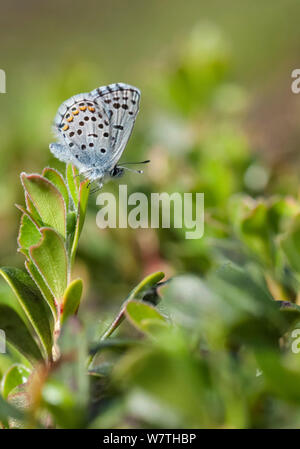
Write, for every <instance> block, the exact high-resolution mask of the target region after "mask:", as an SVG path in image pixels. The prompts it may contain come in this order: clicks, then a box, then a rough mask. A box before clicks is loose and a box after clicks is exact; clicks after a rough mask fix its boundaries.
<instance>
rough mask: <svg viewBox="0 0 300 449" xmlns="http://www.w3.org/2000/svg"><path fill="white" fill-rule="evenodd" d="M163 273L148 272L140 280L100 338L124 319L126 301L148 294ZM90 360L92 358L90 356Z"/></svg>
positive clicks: (112, 330) (139, 298)
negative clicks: (147, 274)
mask: <svg viewBox="0 0 300 449" xmlns="http://www.w3.org/2000/svg"><path fill="white" fill-rule="evenodd" d="M164 276H165V275H164V273H162V272H161V271H157V272H156V273H152V274H149V276H146V277H145V278H144V279H143V280H142V282H140V283H139V284H138V285H137V286H136V287H135V288H134V289H133V290H132V291H131V292H130V293H129V295H128V296H127V298H126V300H125V303H124V304H123V306H122V308H121V310H120V312H119V314H118V316H117V317H116V318H115V319H114V321H113V322H112V323H111V325H110V326H109V327H108V328H107V330H106V331H105V332H104V334H103V335H102V337H101V340H105V339H106V338H108V337H109V336H110V335H111V334H112V333H113V332H114V331H115V330H116V329H117V328H118V327H119V326H120V324H121V323H122V322H123V321H124V318H125V317H124V311H125V307H126V304H127V302H128V301H131V300H132V299H138V300H142V299H143V297H144V296H145V295H148V294H149V291H151V290H152V289H154V288H156V286H157V284H158V282H160V281H161V280H162V279H163V278H164ZM90 360H92V358H90Z"/></svg>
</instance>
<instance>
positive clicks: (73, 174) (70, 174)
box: [67, 164, 80, 208]
mask: <svg viewBox="0 0 300 449" xmlns="http://www.w3.org/2000/svg"><path fill="white" fill-rule="evenodd" d="M67 183H68V187H69V192H70V195H71V197H72V200H73V203H74V206H75V208H76V207H77V204H78V200H79V188H80V177H79V172H78V170H77V168H76V167H74V165H71V164H68V165H67Z"/></svg>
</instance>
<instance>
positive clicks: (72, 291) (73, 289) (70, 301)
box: [61, 279, 83, 324]
mask: <svg viewBox="0 0 300 449" xmlns="http://www.w3.org/2000/svg"><path fill="white" fill-rule="evenodd" d="M82 288H83V283H82V280H81V279H75V280H74V281H72V282H71V283H70V284H69V285H68V287H67V289H66V291H65V293H64V297H63V303H62V308H61V309H62V315H61V322H62V324H63V323H64V322H65V321H66V320H67V318H69V316H71V315H75V313H76V312H77V310H78V307H79V304H80V299H81V295H82Z"/></svg>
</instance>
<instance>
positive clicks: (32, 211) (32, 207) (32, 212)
mask: <svg viewBox="0 0 300 449" xmlns="http://www.w3.org/2000/svg"><path fill="white" fill-rule="evenodd" d="M25 202H26V207H27V211H28V212H29V213H30V215H31V216H32V218H33V219H34V220H35V222H36V223H39V224H41V225H42V223H43V221H42V218H41V216H40V214H39V213H38V211H37V209H36V207H35V205H34V203H33V201H32V200H31V198H30V196H29V195H28V193H27V192H25Z"/></svg>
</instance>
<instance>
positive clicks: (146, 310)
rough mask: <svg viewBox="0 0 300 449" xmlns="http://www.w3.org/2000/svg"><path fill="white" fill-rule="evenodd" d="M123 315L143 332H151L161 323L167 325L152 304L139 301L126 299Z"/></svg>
mask: <svg viewBox="0 0 300 449" xmlns="http://www.w3.org/2000/svg"><path fill="white" fill-rule="evenodd" d="M125 315H126V317H127V318H128V320H129V321H130V322H131V323H132V324H133V326H134V327H135V328H136V329H138V330H139V331H141V332H144V333H150V334H153V333H155V331H156V329H157V328H158V329H159V328H160V326H161V325H167V321H166V320H165V318H164V317H163V316H162V315H161V314H160V313H159V312H158V311H157V310H156V309H155V308H154V307H153V306H152V305H150V304H146V303H145V302H141V301H136V300H131V301H128V302H127V304H126V306H125Z"/></svg>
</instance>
